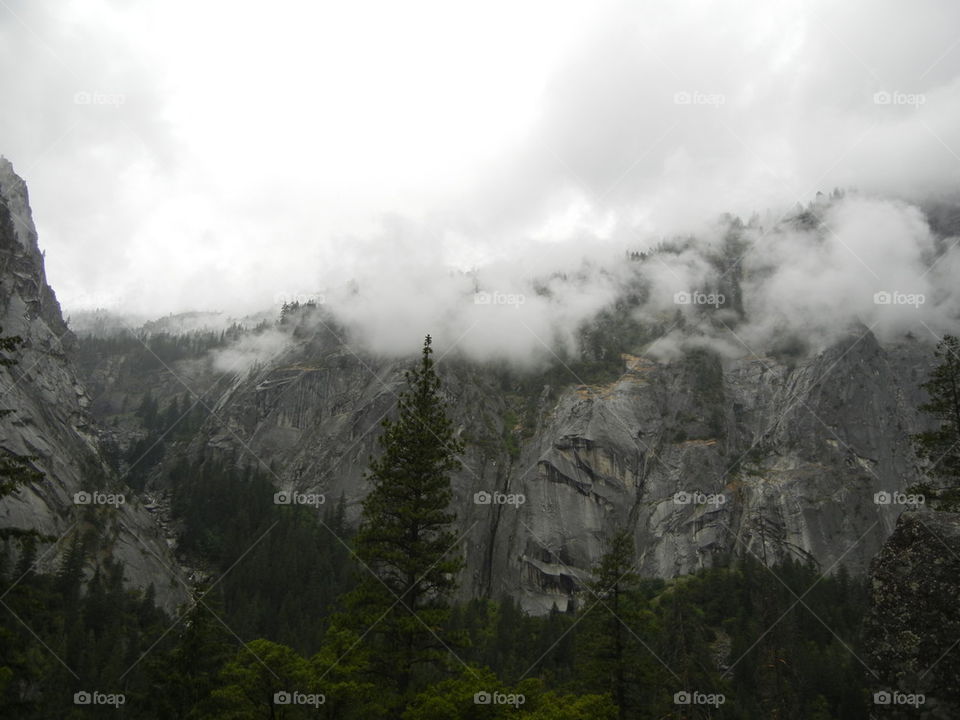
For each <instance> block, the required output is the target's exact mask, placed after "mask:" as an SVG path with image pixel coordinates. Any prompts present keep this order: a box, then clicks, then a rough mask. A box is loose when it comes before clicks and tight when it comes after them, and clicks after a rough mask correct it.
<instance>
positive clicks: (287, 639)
mask: <svg viewBox="0 0 960 720" xmlns="http://www.w3.org/2000/svg"><path fill="white" fill-rule="evenodd" d="M268 478H269V476H268V475H266V474H264V473H262V472H256V471H254V470H253V469H252V468H247V469H245V470H238V469H237V468H236V467H234V466H233V465H232V464H231V463H229V462H227V461H223V460H219V461H218V460H215V459H213V458H208V459H207V460H205V461H204V462H203V463H202V464H201V465H200V466H199V468H197V469H196V470H193V471H191V469H190V467H189V466H188V465H186V464H180V465H178V466H176V467H175V468H174V469H173V471H172V472H171V479H172V481H173V483H174V488H175V493H174V495H175V502H174V505H173V511H174V514H175V516H176V517H177V518H179V519H180V520H181V521H182V522H183V532H182V535H181V544H180V549H181V551H182V552H183V553H185V554H186V555H187V556H188V557H191V558H193V560H194V561H197V562H199V563H202V564H204V565H206V564H212V565H213V567H214V568H215V569H216V571H217V572H218V573H223V572H226V571H227V570H228V569H230V572H229V573H227V574H226V575H225V577H224V579H223V581H222V583H221V584H220V587H221V588H222V591H223V595H224V606H225V619H226V620H227V622H228V624H229V625H230V626H231V627H232V628H234V629H235V631H236V632H237V633H238V634H241V635H242V636H244V637H258V636H260V637H265V638H268V639H270V640H274V641H276V642H283V643H286V644H288V645H292V646H293V647H294V648H296V649H297V650H300V651H302V652H308V651H310V650H313V649H316V648H317V647H318V646H319V644H320V639H321V637H322V636H323V632H324V630H325V628H326V626H327V624H328V621H329V615H330V614H331V613H332V612H333V609H334V605H335V602H336V599H337V598H338V597H339V596H340V595H342V594H343V593H345V592H347V591H348V590H349V589H350V588H352V587H353V580H352V576H351V568H352V566H351V564H350V563H349V552H350V551H349V549H348V547H347V546H346V545H345V544H344V543H345V542H349V540H350V537H351V533H350V531H349V529H348V528H347V527H346V525H345V524H344V518H343V506H342V504H340V503H337V504H335V503H330V504H326V503H325V504H324V505H323V506H321V509H319V510H318V509H313V508H311V507H309V506H296V505H277V504H275V503H274V493H275V492H276V489H275V488H274V486H273V484H272V483H271V481H270V480H269V479H268ZM337 538H340V539H339V540H338V539H337ZM241 556H242V558H243V561H242V562H238V560H239V559H240V558H241ZM231 568H232V569H231Z"/></svg>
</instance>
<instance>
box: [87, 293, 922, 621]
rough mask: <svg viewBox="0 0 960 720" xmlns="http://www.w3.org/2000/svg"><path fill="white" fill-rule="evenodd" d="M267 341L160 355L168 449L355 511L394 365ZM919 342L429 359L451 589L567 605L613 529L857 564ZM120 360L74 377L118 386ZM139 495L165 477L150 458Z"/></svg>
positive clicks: (338, 332)
mask: <svg viewBox="0 0 960 720" xmlns="http://www.w3.org/2000/svg"><path fill="white" fill-rule="evenodd" d="M285 332H286V333H287V335H288V342H287V344H286V345H285V347H284V349H283V350H282V351H280V352H279V353H278V354H275V355H273V356H272V358H271V359H265V360H263V361H262V362H260V363H257V364H254V365H252V366H250V367H249V368H247V369H244V370H243V371H238V372H233V373H224V372H218V371H216V370H214V369H213V368H212V366H211V365H210V364H209V362H207V363H206V364H204V363H201V362H198V361H189V362H184V363H183V364H182V366H173V367H172V368H171V370H172V371H173V372H174V373H178V372H180V369H178V367H182V371H183V372H185V373H186V372H193V373H194V377H197V378H200V377H203V378H204V382H203V383H200V384H198V387H200V386H202V387H203V388H204V390H205V392H207V395H205V396H203V404H204V405H205V406H206V407H208V408H209V410H210V411H211V415H210V416H209V417H208V419H207V421H206V423H205V424H204V426H203V427H202V429H201V430H200V432H198V433H197V435H196V436H195V437H194V438H193V439H192V441H190V442H188V443H178V444H177V445H176V447H172V448H170V449H169V450H168V453H167V454H168V458H167V461H168V462H170V461H172V460H174V459H176V458H182V457H194V458H199V457H200V456H201V454H204V453H210V452H220V453H223V454H224V456H228V457H239V458H242V459H243V461H244V462H249V463H255V464H257V465H258V466H259V467H261V468H264V469H266V468H269V472H271V473H272V474H273V479H274V481H275V483H276V485H277V487H278V488H281V489H295V490H298V491H301V492H304V493H322V494H324V495H325V497H326V498H328V500H329V501H330V502H335V501H337V500H338V499H339V498H340V497H341V495H342V496H343V497H345V498H346V501H347V504H348V508H349V511H348V515H349V518H350V519H352V520H356V519H357V517H358V515H359V506H360V501H361V500H362V498H363V497H364V494H365V492H366V490H367V486H366V484H365V481H364V479H363V475H364V471H365V468H366V466H367V462H368V458H369V456H370V455H371V454H373V453H376V452H377V444H376V438H377V435H378V433H379V421H380V419H381V418H382V417H383V416H384V415H386V414H388V413H390V412H391V410H392V408H393V406H394V403H395V401H396V393H398V392H399V391H400V390H401V389H402V387H403V370H404V369H405V368H406V367H407V366H408V365H409V361H401V360H395V359H386V358H379V357H374V356H370V355H367V354H364V353H361V352H357V351H355V350H353V349H352V348H351V346H349V345H348V344H345V343H344V342H342V338H343V337H344V336H343V330H342V329H341V328H337V327H336V326H335V324H334V323H333V320H332V318H330V317H329V316H327V315H324V314H323V313H320V312H319V311H318V312H317V313H315V314H314V315H312V316H308V317H304V318H302V319H301V322H300V324H299V325H298V326H297V327H296V329H295V330H292V329H290V328H287V329H286V330H285ZM931 351H932V347H931V346H930V345H928V344H925V343H921V342H918V341H915V340H913V339H907V338H905V339H903V341H902V342H899V343H896V344H891V345H881V344H880V343H879V342H878V341H877V339H876V338H875V337H874V336H873V335H872V334H871V333H870V332H869V331H868V330H867V329H866V328H865V327H858V328H852V329H851V331H850V333H849V336H848V337H846V338H845V339H842V340H841V341H840V342H838V343H836V344H835V345H834V346H833V347H830V348H829V349H827V350H826V351H824V352H822V353H820V354H818V355H816V356H812V357H808V358H802V357H801V358H793V359H784V358H782V357H781V358H779V359H778V358H774V357H759V358H757V357H751V358H745V359H741V360H726V359H721V358H720V357H719V356H718V355H715V354H711V353H707V352H703V353H695V354H691V355H688V356H687V357H685V358H684V359H682V360H677V361H674V362H656V361H654V360H652V359H650V358H647V357H643V356H641V355H628V354H624V355H623V356H622V357H621V362H620V365H619V370H618V372H615V373H613V375H612V376H610V377H608V378H605V379H603V381H602V382H595V383H584V382H580V378H579V377H577V373H576V372H567V371H566V370H565V369H564V368H554V369H553V370H551V371H550V372H545V373H538V372H532V371H531V372H527V373H505V372H503V371H502V369H495V368H492V367H489V366H481V365H478V364H475V363H471V362H468V361H466V360H463V359H453V357H452V356H451V357H448V358H443V359H441V360H440V361H439V363H438V371H439V372H440V374H441V377H442V379H443V384H444V391H445V393H446V394H447V400H448V404H449V407H450V409H451V412H452V414H453V416H454V419H455V421H456V424H457V427H458V432H459V433H460V435H461V437H462V439H463V440H464V441H465V444H466V450H465V453H464V455H463V458H462V459H463V469H462V471H460V472H459V473H457V474H456V476H455V477H454V479H453V485H454V493H455V509H456V512H457V515H458V523H457V524H458V527H459V528H460V531H461V532H462V534H463V536H464V539H465V548H466V557H467V567H466V570H465V571H464V575H463V577H462V578H461V592H462V595H463V596H464V597H470V596H484V595H487V596H493V597H499V596H501V595H503V594H509V595H512V596H514V597H516V598H518V599H519V600H520V601H521V602H522V604H523V605H524V607H525V608H526V609H527V610H529V611H531V612H535V613H542V612H546V611H548V610H549V609H550V607H551V606H552V605H553V604H556V605H557V606H558V607H559V608H561V609H563V608H565V607H566V606H567V604H568V603H570V602H572V601H574V598H575V597H576V595H577V589H578V587H579V586H580V583H581V581H582V580H583V579H584V578H586V577H588V576H589V568H590V567H591V566H592V565H594V564H595V563H596V561H597V560H598V558H599V557H600V555H601V554H602V553H603V551H604V549H605V541H606V539H607V538H609V537H610V536H611V534H612V532H613V531H614V529H616V528H618V527H627V528H629V529H630V531H631V532H632V533H633V536H634V538H635V542H636V548H637V552H638V557H639V558H640V571H641V572H642V573H643V574H645V575H650V576H660V577H673V576H676V575H680V574H684V573H688V572H691V571H693V570H695V569H697V568H699V567H703V566H708V565H710V564H711V563H713V562H714V561H715V560H716V559H717V558H718V557H722V556H725V555H729V554H731V553H733V554H744V553H750V554H753V555H754V556H756V557H758V558H761V559H765V560H766V561H767V562H774V561H775V560H778V559H782V558H785V557H787V556H792V557H796V558H801V559H811V560H813V561H814V562H816V563H818V564H819V566H820V567H821V568H822V569H823V570H829V569H832V568H834V567H836V566H837V565H839V564H843V565H845V566H846V567H847V568H848V569H850V570H851V571H853V572H857V573H864V572H866V570H867V568H868V565H869V563H870V560H871V559H872V558H873V556H874V555H875V554H876V553H877V551H878V550H879V549H880V547H881V545H882V543H883V542H884V540H885V538H886V537H887V536H888V535H889V534H890V533H891V532H892V530H893V528H894V526H895V523H896V521H897V517H898V515H899V514H900V513H901V512H902V511H903V509H904V508H903V506H902V505H898V504H897V502H896V497H895V496H894V499H893V501H892V502H890V503H884V502H883V499H884V496H880V498H881V502H879V503H878V502H876V499H875V495H876V494H877V493H881V492H884V491H886V492H893V491H902V490H904V489H905V488H907V487H908V486H909V485H911V484H912V483H914V482H916V481H917V480H918V479H919V478H918V477H917V475H916V471H915V459H914V457H913V455H912V451H911V447H910V441H909V438H908V435H909V434H910V433H912V432H916V431H917V430H918V429H919V428H918V418H917V413H916V407H917V405H918V404H919V403H920V402H921V397H920V391H919V389H918V388H919V384H920V383H921V382H923V380H924V379H925V378H926V375H927V373H928V371H929V368H930V363H931ZM117 362H118V360H117V358H116V357H114V358H105V359H102V360H101V361H99V362H93V363H92V364H88V365H87V366H86V370H85V372H87V374H88V377H90V378H92V379H91V383H93V385H92V386H96V387H97V388H108V387H109V388H111V392H113V393H115V394H116V396H117V397H119V396H120V395H122V394H123V387H124V383H123V382H122V375H121V374H118V372H116V371H115V370H114V371H111V370H110V369H109V368H110V367H114V368H115V367H116V363H117ZM111 363H112V364H113V365H111ZM198 368H200V369H198ZM203 368H205V370H204V369H203ZM198 373H199V374H198ZM165 377H166V376H165ZM141 382H142V381H141ZM158 382H160V381H158ZM162 382H170V378H169V377H166V379H165V380H163V381H162ZM198 397H199V394H198ZM137 400H138V398H132V399H131V400H130V401H129V402H128V403H127V404H128V405H129V406H134V405H135V403H136V402H137ZM118 402H119V401H118ZM105 420H106V419H105ZM150 489H151V490H152V491H162V490H164V478H163V473H162V471H158V472H157V473H156V475H155V478H154V479H153V480H152V481H151V483H150Z"/></svg>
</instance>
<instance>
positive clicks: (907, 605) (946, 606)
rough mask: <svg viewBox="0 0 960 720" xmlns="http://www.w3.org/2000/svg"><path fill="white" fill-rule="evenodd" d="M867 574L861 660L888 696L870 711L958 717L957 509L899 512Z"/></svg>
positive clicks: (959, 547) (959, 521)
mask: <svg viewBox="0 0 960 720" xmlns="http://www.w3.org/2000/svg"><path fill="white" fill-rule="evenodd" d="M870 577H871V580H872V583H871V610H870V613H869V614H868V616H867V619H866V624H865V634H866V640H867V647H868V650H869V654H868V657H866V658H864V660H865V662H866V664H867V666H868V667H869V668H870V670H871V671H872V673H873V674H874V675H875V677H876V684H877V690H876V692H878V693H883V694H884V695H881V696H880V697H879V698H877V699H878V700H880V701H884V700H890V702H889V703H885V704H878V705H876V706H875V711H876V715H877V716H878V717H891V718H897V717H904V718H906V717H927V718H938V719H939V718H944V719H946V718H956V717H960V648H958V645H960V604H958V602H957V597H958V596H960V513H946V512H907V513H904V514H903V515H901V516H900V520H899V522H898V523H897V527H896V529H895V530H894V532H893V534H892V535H891V536H890V538H889V539H888V540H887V542H886V543H885V544H884V546H883V549H882V550H881V551H880V553H879V554H878V555H877V557H876V560H875V561H874V562H873V565H872V567H871V571H870ZM910 696H913V697H914V699H915V700H917V701H919V699H920V698H919V696H923V702H922V703H920V702H915V703H914V704H910V703H909V702H907V700H909V699H910Z"/></svg>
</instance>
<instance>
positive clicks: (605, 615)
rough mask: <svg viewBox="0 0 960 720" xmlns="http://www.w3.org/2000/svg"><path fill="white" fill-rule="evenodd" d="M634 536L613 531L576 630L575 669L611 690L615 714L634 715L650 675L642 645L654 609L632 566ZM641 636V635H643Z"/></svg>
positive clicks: (648, 657) (649, 638)
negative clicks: (647, 600) (646, 601)
mask: <svg viewBox="0 0 960 720" xmlns="http://www.w3.org/2000/svg"><path fill="white" fill-rule="evenodd" d="M633 568H634V547H633V537H632V536H631V535H630V533H629V532H627V531H624V530H621V531H618V532H617V533H616V534H615V535H614V536H613V538H612V539H611V541H610V545H609V549H608V550H607V552H606V553H604V555H603V556H602V557H601V559H600V561H599V563H598V564H597V566H596V567H595V568H594V570H593V573H594V581H593V582H591V583H590V586H589V587H590V592H589V593H588V594H587V597H586V598H585V609H584V615H583V621H582V623H581V628H580V633H579V635H578V638H577V640H578V646H579V647H578V653H577V656H578V660H579V661H580V662H581V663H582V667H581V670H580V672H579V673H578V675H580V676H581V677H583V678H584V679H586V680H588V681H590V682H591V684H592V685H593V686H594V688H592V689H597V690H600V691H602V692H607V693H609V694H610V695H611V697H612V698H613V700H614V702H615V703H616V704H617V707H618V708H619V710H618V717H619V718H620V719H621V720H623V719H624V718H628V717H634V716H635V713H636V710H637V708H639V707H640V706H641V705H643V704H644V700H643V698H642V697H641V695H642V693H643V691H644V689H645V688H644V686H646V685H648V684H649V683H650V681H651V678H652V675H653V674H654V673H653V669H652V667H651V661H652V660H653V657H652V656H651V655H650V653H649V651H648V650H647V649H646V648H644V647H643V645H644V643H645V644H647V645H649V644H651V643H652V642H653V638H652V634H653V633H652V629H651V628H652V625H653V621H654V618H653V615H652V613H651V612H650V611H649V610H648V609H647V608H646V603H645V601H644V598H643V597H642V594H641V592H640V578H639V577H638V576H637V574H636V573H635V572H634V571H633ZM644 636H646V639H644Z"/></svg>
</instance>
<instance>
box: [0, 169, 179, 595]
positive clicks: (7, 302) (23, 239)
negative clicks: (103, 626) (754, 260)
mask: <svg viewBox="0 0 960 720" xmlns="http://www.w3.org/2000/svg"><path fill="white" fill-rule="evenodd" d="M0 326H2V328H3V334H4V335H19V336H20V337H21V338H22V339H23V345H22V347H21V348H20V350H18V351H17V352H16V353H14V354H13V357H14V358H15V359H16V360H17V363H16V364H15V365H13V366H10V367H2V368H0V397H2V399H0V406H2V407H3V408H7V409H11V410H13V412H12V413H9V414H6V415H4V416H3V417H0V448H2V449H3V450H4V451H7V452H12V453H16V454H18V455H27V456H31V457H32V458H33V459H32V460H31V464H32V465H33V467H34V468H35V469H36V470H39V471H40V472H42V473H43V475H44V479H43V480H42V481H40V482H37V483H32V484H29V485H27V486H24V487H21V488H20V489H19V490H18V491H16V492H14V493H13V494H12V495H10V496H8V497H6V498H4V499H3V500H2V501H0V526H3V527H17V528H25V529H26V528H34V529H36V530H38V531H39V532H41V533H43V534H44V535H47V536H51V537H53V538H57V539H58V541H57V544H56V548H55V549H50V548H49V546H48V545H46V544H44V545H42V546H41V547H40V549H39V551H38V557H41V558H42V559H43V561H44V567H46V568H48V569H49V567H51V566H53V567H55V566H56V563H57V561H58V558H59V551H60V550H63V549H64V548H65V547H66V546H67V545H68V544H69V542H70V541H71V539H72V538H73V537H74V536H76V535H81V534H82V535H87V534H89V536H90V537H93V538H95V542H96V543H97V546H96V547H95V548H92V549H93V550H94V551H95V552H93V553H92V554H93V555H94V556H96V557H101V558H102V557H106V556H112V557H113V558H115V559H117V560H119V561H120V562H121V563H122V564H123V566H124V577H125V580H126V582H127V583H128V584H129V586H131V587H139V588H142V589H146V588H147V587H148V586H149V585H150V584H153V585H154V588H155V592H156V598H157V602H158V604H161V605H162V606H164V607H165V608H166V609H168V610H172V609H174V608H175V607H176V606H177V605H178V604H179V603H182V602H184V601H185V600H186V597H187V594H186V592H185V588H184V586H183V584H181V583H180V582H178V581H177V580H175V579H174V578H173V576H172V575H171V570H168V568H175V567H176V564H175V561H174V559H173V557H172V555H171V553H170V551H169V547H168V546H167V543H166V542H165V541H164V539H163V538H162V537H161V535H160V533H159V531H158V527H157V524H156V522H155V520H154V519H153V517H152V516H151V515H150V513H149V512H147V511H146V510H145V509H144V508H143V507H142V506H141V504H140V502H139V501H138V499H137V498H136V497H135V496H134V494H133V493H132V492H131V491H130V490H129V488H126V487H125V486H123V485H122V483H118V481H117V478H116V477H114V476H112V474H111V472H110V471H109V469H108V468H107V466H106V465H105V464H104V462H103V460H102V457H101V451H100V445H99V441H98V439H97V434H96V433H95V432H94V428H93V427H92V425H91V419H90V415H89V412H88V408H89V405H90V402H91V398H90V396H89V395H88V393H87V391H86V389H85V387H84V384H83V382H82V381H81V380H80V379H79V378H78V376H77V373H76V370H75V367H74V365H73V364H72V362H71V360H70V358H69V355H70V353H71V352H72V350H73V349H74V347H75V345H76V342H77V340H76V337H75V336H74V335H73V333H71V332H70V331H69V329H68V328H67V325H66V324H65V322H64V320H63V317H62V316H61V313H60V306H59V304H58V302H57V299H56V295H55V294H54V292H53V290H52V289H51V288H50V286H49V285H48V284H47V281H46V275H45V272H44V265H43V255H42V253H41V252H40V249H39V247H38V244H37V233H36V229H35V227H34V224H33V219H32V215H31V210H30V204H29V199H28V195H27V187H26V184H25V183H24V181H23V180H22V179H21V178H20V177H18V176H17V175H16V174H15V173H14V171H13V167H12V165H11V164H10V162H9V161H8V160H6V159H5V158H0ZM95 490H99V491H101V492H102V493H103V495H113V496H116V495H117V494H118V493H119V494H123V495H124V496H125V497H124V500H125V502H124V503H123V504H112V505H107V504H104V505H97V504H96V503H95V502H94V503H91V504H82V502H81V504H77V503H76V502H75V500H77V499H79V500H81V501H83V500H85V498H84V497H83V496H81V497H80V498H76V497H75V496H76V494H77V493H81V492H87V493H92V492H93V491H95ZM95 499H96V498H95ZM95 499H94V500H95ZM91 531H92V532H91ZM11 552H15V550H12V549H11ZM88 570H89V571H90V572H92V570H93V569H92V568H88Z"/></svg>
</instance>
